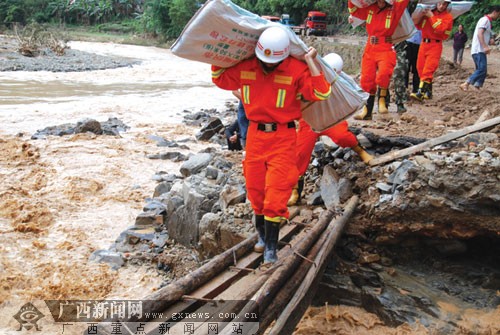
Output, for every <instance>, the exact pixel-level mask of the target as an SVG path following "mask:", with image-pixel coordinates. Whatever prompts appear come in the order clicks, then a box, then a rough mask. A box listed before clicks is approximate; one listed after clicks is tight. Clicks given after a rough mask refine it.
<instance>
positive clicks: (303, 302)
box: [261, 196, 359, 335]
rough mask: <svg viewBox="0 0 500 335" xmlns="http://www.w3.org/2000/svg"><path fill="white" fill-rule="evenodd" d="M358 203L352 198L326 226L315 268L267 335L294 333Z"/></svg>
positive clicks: (355, 198) (281, 310)
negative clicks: (323, 242) (341, 213)
mask: <svg viewBox="0 0 500 335" xmlns="http://www.w3.org/2000/svg"><path fill="white" fill-rule="evenodd" d="M358 201H359V198H358V197H357V196H353V197H352V198H351V199H350V200H349V202H348V203H347V205H346V207H345V209H344V214H343V215H342V216H341V217H340V218H338V219H336V220H335V221H332V222H331V223H330V225H329V226H328V228H327V231H328V236H327V237H326V242H325V244H324V247H323V248H321V250H320V252H319V253H318V254H317V256H316V259H315V263H316V265H317V266H316V267H310V268H309V271H308V272H307V275H306V276H305V279H304V280H303V281H302V284H301V285H300V287H299V288H298V289H297V291H296V293H295V294H294V296H293V297H292V299H291V300H290V301H289V302H288V304H287V306H286V307H285V309H282V308H279V309H277V311H278V312H281V314H280V316H279V318H278V319H277V320H276V323H275V324H274V325H273V327H272V328H271V330H270V331H269V333H268V334H269V335H286V334H292V333H293V332H294V330H295V327H296V326H297V324H298V323H299V321H300V319H301V318H302V315H304V312H305V311H306V309H307V308H308V306H309V305H310V304H311V300H312V299H313V297H314V295H315V294H316V290H317V288H318V284H319V281H320V280H321V277H322V276H323V273H324V271H325V268H326V266H327V262H326V261H327V259H328V258H329V257H330V255H331V253H332V251H333V248H334V246H335V244H336V243H337V240H338V239H339V237H340V236H341V234H342V231H343V230H344V227H345V225H346V224H347V222H348V221H349V219H350V217H351V216H352V214H353V213H354V210H355V209H356V207H357V205H358ZM270 314H271V313H270ZM271 321H272V320H271ZM266 323H267V322H266ZM269 323H270V322H269ZM264 326H265V327H266V328H267V326H268V325H265V324H264ZM261 328H262V323H261Z"/></svg>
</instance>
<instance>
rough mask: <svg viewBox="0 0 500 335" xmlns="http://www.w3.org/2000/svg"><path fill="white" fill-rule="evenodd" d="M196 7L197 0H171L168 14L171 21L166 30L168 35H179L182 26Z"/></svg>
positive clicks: (194, 11) (191, 15)
mask: <svg viewBox="0 0 500 335" xmlns="http://www.w3.org/2000/svg"><path fill="white" fill-rule="evenodd" d="M198 7H199V5H198V1H196V0H172V1H171V2H170V5H169V14H168V15H169V17H170V21H171V26H170V28H169V29H168V30H167V35H168V37H177V36H179V35H180V34H181V32H182V29H184V26H185V25H186V24H187V23H188V22H189V20H190V19H191V18H192V17H193V15H194V14H195V13H196V11H197V10H198Z"/></svg>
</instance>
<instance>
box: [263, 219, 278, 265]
mask: <svg viewBox="0 0 500 335" xmlns="http://www.w3.org/2000/svg"><path fill="white" fill-rule="evenodd" d="M265 222H266V247H265V250H264V264H266V263H276V261H278V253H277V248H278V238H279V234H280V222H272V221H268V220H265Z"/></svg>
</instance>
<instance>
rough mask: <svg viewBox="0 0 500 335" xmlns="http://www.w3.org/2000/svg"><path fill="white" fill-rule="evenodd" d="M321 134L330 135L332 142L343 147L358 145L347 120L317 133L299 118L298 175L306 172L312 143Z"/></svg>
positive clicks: (313, 143)
mask: <svg viewBox="0 0 500 335" xmlns="http://www.w3.org/2000/svg"><path fill="white" fill-rule="evenodd" d="M323 135H324V136H328V137H330V138H331V139H332V141H333V142H335V143H336V144H338V145H339V146H341V147H343V148H352V147H355V146H357V145H358V139H357V138H356V135H354V134H353V133H351V132H350V131H349V129H348V124H347V121H342V122H340V123H338V124H336V125H335V126H333V127H331V128H328V129H327V130H324V131H322V132H320V133H317V132H315V131H313V130H312V129H311V126H309V124H307V122H305V121H304V120H303V119H300V121H299V131H298V133H297V168H298V169H299V175H300V176H303V175H304V174H305V173H306V171H307V167H308V166H309V160H310V159H311V154H312V151H313V149H314V145H315V143H316V141H317V139H318V137H319V136H323Z"/></svg>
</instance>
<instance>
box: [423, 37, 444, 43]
mask: <svg viewBox="0 0 500 335" xmlns="http://www.w3.org/2000/svg"><path fill="white" fill-rule="evenodd" d="M422 42H424V43H432V42H434V43H441V42H442V40H433V39H431V38H424V39H422Z"/></svg>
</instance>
